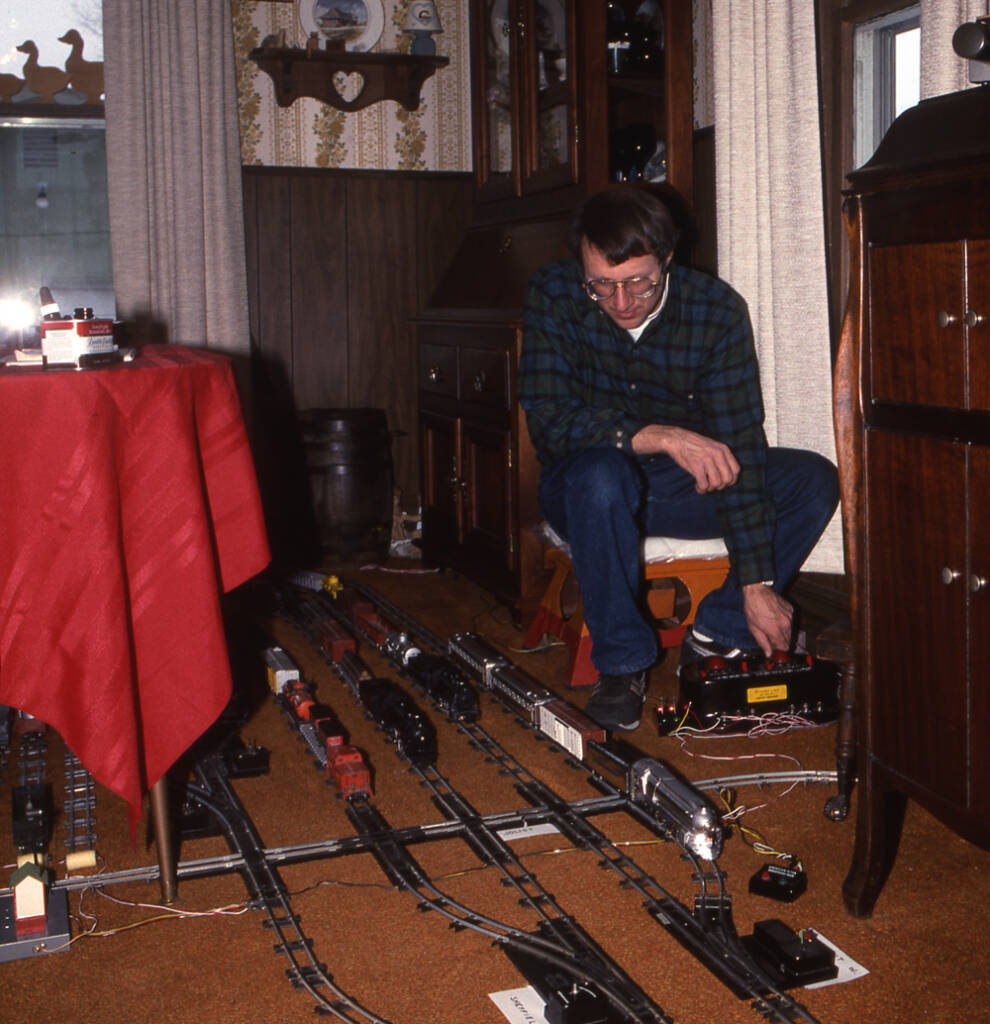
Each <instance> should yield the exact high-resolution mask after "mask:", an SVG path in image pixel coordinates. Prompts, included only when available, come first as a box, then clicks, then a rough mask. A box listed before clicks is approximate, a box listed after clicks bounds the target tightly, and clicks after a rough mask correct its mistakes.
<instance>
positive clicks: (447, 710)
mask: <svg viewBox="0 0 990 1024" xmlns="http://www.w3.org/2000/svg"><path fill="white" fill-rule="evenodd" d="M383 651H384V653H385V654H387V655H388V656H389V657H390V658H391V659H392V660H393V661H394V662H395V663H396V664H397V665H399V667H400V668H402V670H403V671H404V672H405V673H406V675H407V676H409V678H410V679H411V680H412V681H413V682H414V683H415V684H416V685H417V686H418V687H419V688H420V689H421V690H422V691H423V692H424V693H425V694H426V695H427V697H429V698H430V700H431V701H433V703H434V704H435V705H436V706H437V707H438V708H439V709H440V710H441V711H442V712H443V713H444V714H445V715H446V716H447V717H448V718H449V719H450V720H451V721H454V722H475V721H477V719H478V695H477V693H475V691H474V687H472V686H471V684H470V683H468V682H467V680H466V679H464V677H463V676H462V675H461V674H460V673H459V672H458V671H457V670H456V669H455V667H454V666H453V665H452V664H451V663H450V662H449V661H448V660H447V659H446V658H440V657H437V655H435V654H424V653H423V652H422V651H421V650H420V649H419V648H418V647H417V646H416V644H415V643H413V641H412V640H410V638H409V635H408V634H407V633H397V632H394V631H392V632H389V633H387V634H386V636H385V643H384V646H383Z"/></svg>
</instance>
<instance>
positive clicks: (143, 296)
mask: <svg viewBox="0 0 990 1024" xmlns="http://www.w3.org/2000/svg"><path fill="white" fill-rule="evenodd" d="M103 39H104V65H105V89H106V133H107V180H108V192H109V203H110V237H111V249H112V254H113V272H114V290H115V293H116V299H117V308H118V313H119V315H120V316H121V317H122V318H134V317H139V318H150V319H151V320H152V321H154V322H156V323H159V324H161V325H164V327H165V329H166V332H167V333H166V338H167V340H168V341H171V342H176V343H181V344H188V345H196V346H201V347H209V348H216V349H220V350H223V351H226V352H231V353H244V352H247V351H248V350H249V346H250V339H249V334H248V311H247V277H246V273H245V257H244V219H243V218H244V213H243V203H242V198H241V163H240V148H239V144H238V122H237V88H236V82H235V76H234V41H233V33H232V26H231V16H230V2H229V0H103Z"/></svg>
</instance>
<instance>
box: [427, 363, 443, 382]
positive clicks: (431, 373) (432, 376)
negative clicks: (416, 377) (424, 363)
mask: <svg viewBox="0 0 990 1024" xmlns="http://www.w3.org/2000/svg"><path fill="white" fill-rule="evenodd" d="M426 376H427V377H428V378H429V380H430V383H432V384H439V383H440V382H441V381H442V380H443V372H442V371H441V369H440V367H439V366H431V367H430V368H429V369H428V370H427V371H426Z"/></svg>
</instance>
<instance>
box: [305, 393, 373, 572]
mask: <svg viewBox="0 0 990 1024" xmlns="http://www.w3.org/2000/svg"><path fill="white" fill-rule="evenodd" d="M299 426H300V431H301V434H302V441H303V447H304V449H305V452H306V466H307V470H308V473H309V484H310V492H311V495H312V499H313V514H314V516H315V518H316V525H317V531H318V533H319V539H320V547H321V548H322V549H323V551H324V552H325V553H326V554H329V555H333V556H336V557H338V558H376V559H382V558H385V557H387V555H388V550H389V543H390V542H391V539H392V445H391V438H390V435H389V431H388V421H387V419H386V417H385V411H384V410H383V409H304V410H303V411H302V412H301V413H300V414H299Z"/></svg>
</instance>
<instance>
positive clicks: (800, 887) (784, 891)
mask: <svg viewBox="0 0 990 1024" xmlns="http://www.w3.org/2000/svg"><path fill="white" fill-rule="evenodd" d="M807 888H808V876H807V875H806V874H805V873H804V871H802V870H801V868H799V867H797V866H788V865H785V864H764V865H763V867H762V868H760V870H759V871H757V872H756V874H755V875H753V877H752V878H751V879H750V880H749V891H750V892H752V893H755V894H756V895H757V896H766V897H768V898H769V899H772V900H780V901H781V902H782V903H792V902H793V901H794V900H796V899H797V898H798V896H800V895H801V894H802V893H803V892H804V891H805V889H807Z"/></svg>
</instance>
